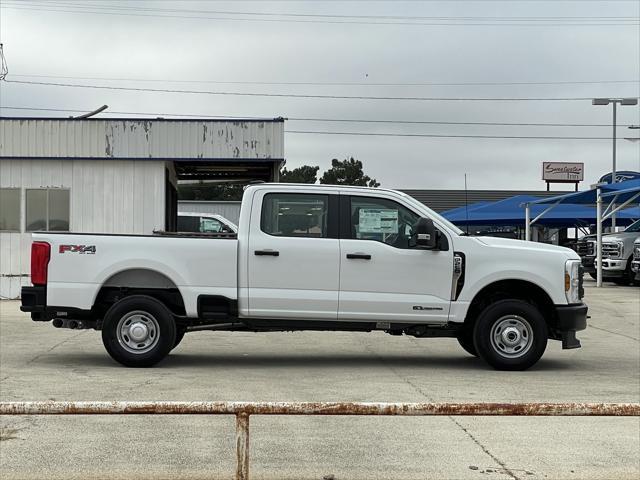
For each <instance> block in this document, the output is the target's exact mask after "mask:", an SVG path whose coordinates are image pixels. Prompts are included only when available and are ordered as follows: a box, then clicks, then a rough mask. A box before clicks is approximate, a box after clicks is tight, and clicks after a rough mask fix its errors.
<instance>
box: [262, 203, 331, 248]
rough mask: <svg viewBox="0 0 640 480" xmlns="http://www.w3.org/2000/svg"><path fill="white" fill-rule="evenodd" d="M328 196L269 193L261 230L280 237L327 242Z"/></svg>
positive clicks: (263, 211) (264, 205)
mask: <svg viewBox="0 0 640 480" xmlns="http://www.w3.org/2000/svg"><path fill="white" fill-rule="evenodd" d="M328 211H329V196H328V195H313V194H296V193H268V194H266V195H265V196H264V199H263V201H262V218H261V221H260V229H261V230H262V231H263V232H264V233H267V234H269V235H275V236H278V237H311V238H327V237H328V229H327V218H328V213H329V212H328Z"/></svg>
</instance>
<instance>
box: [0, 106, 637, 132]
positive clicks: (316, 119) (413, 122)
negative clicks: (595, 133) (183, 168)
mask: <svg viewBox="0 0 640 480" xmlns="http://www.w3.org/2000/svg"><path fill="white" fill-rule="evenodd" d="M0 109H5V110H23V111H43V112H65V113H81V112H87V111H88V110H90V109H86V108H84V109H82V108H77V109H63V108H36V107H12V106H0ZM103 114H112V115H148V116H154V117H187V118H213V119H216V118H219V119H234V118H247V119H252V120H260V119H263V118H265V117H253V116H249V117H247V116H244V115H206V114H182V113H166V112H162V113H158V112H125V111H106V112H104V113H103ZM97 118H100V117H97ZM286 120H289V121H293V122H328V123H371V124H398V125H468V126H498V127H500V126H507V127H611V124H610V123H533V122H529V123H516V122H451V121H431V120H397V119H387V120H385V119H379V120H376V119H355V118H321V117H287V118H286ZM618 126H619V127H627V126H629V125H627V124H619V125H618Z"/></svg>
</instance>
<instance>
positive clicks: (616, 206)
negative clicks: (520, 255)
mask: <svg viewBox="0 0 640 480" xmlns="http://www.w3.org/2000/svg"><path fill="white" fill-rule="evenodd" d="M603 202H604V203H606V204H607V208H606V210H605V211H604V213H603V212H602V204H603ZM565 203H577V204H590V205H593V204H595V205H596V231H597V234H596V237H597V242H596V250H597V253H596V257H597V261H596V263H597V265H598V270H597V285H598V287H601V286H602V224H603V221H605V220H607V219H609V218H611V217H612V216H613V215H614V214H615V215H616V217H618V218H620V215H621V212H623V211H626V210H628V209H626V208H625V207H628V206H629V205H631V204H633V203H640V179H634V180H627V181H626V182H620V183H607V184H603V185H597V186H596V187H595V188H592V189H591V190H586V191H584V192H574V193H568V194H567V195H559V196H556V197H551V198H543V199H541V200H536V201H534V202H523V204H524V206H525V211H526V217H527V218H526V239H527V240H528V239H529V238H530V226H531V224H532V223H534V222H536V221H539V220H541V219H542V218H543V217H544V216H545V215H547V214H549V213H550V212H551V211H553V210H554V209H555V208H557V207H558V206H559V205H562V204H565ZM542 204H546V205H550V206H548V207H547V208H546V209H545V210H543V211H542V212H541V213H540V214H538V215H537V216H536V217H535V218H534V219H533V220H530V218H531V209H532V207H535V206H537V205H542ZM623 208H625V210H622V209H623Z"/></svg>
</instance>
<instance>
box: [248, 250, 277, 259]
mask: <svg viewBox="0 0 640 480" xmlns="http://www.w3.org/2000/svg"><path fill="white" fill-rule="evenodd" d="M253 253H255V254H256V255H258V256H259V257H264V256H268V255H270V256H272V257H277V256H279V255H280V252H279V251H277V250H256V251H255V252H253Z"/></svg>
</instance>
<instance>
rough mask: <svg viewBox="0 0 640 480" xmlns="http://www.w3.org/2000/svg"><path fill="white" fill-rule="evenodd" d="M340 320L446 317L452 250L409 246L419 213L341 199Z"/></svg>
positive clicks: (384, 202)
mask: <svg viewBox="0 0 640 480" xmlns="http://www.w3.org/2000/svg"><path fill="white" fill-rule="evenodd" d="M340 213H341V225H342V230H343V231H342V232H341V239H340V265H341V266H340V297H339V298H340V299H339V307H338V318H339V320H345V321H354V320H356V321H357V320H360V321H384V322H389V321H391V322H393V321H395V322H416V323H422V322H436V323H444V322H446V321H447V319H448V315H449V305H450V298H451V288H452V285H451V284H452V280H453V252H452V251H451V249H450V250H449V251H430V250H422V249H417V248H412V247H411V237H412V233H413V226H414V225H415V223H416V222H417V220H418V218H419V217H420V216H419V215H418V214H416V213H414V212H413V211H411V210H409V209H408V208H406V207H404V206H403V205H400V204H399V203H397V202H396V201H394V200H391V199H382V198H373V197H365V196H346V195H344V196H342V197H341V210H340Z"/></svg>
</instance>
